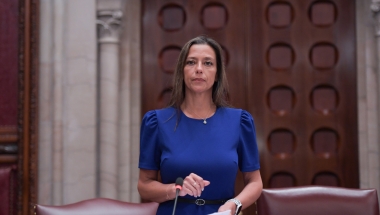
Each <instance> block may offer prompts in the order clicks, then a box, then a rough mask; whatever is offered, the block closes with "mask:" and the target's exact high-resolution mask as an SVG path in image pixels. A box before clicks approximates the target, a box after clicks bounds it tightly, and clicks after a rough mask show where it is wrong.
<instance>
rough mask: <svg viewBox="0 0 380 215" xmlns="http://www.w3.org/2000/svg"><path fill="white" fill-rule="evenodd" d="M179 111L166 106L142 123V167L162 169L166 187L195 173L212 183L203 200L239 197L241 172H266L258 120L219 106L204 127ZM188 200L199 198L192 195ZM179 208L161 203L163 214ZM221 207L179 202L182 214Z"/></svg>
mask: <svg viewBox="0 0 380 215" xmlns="http://www.w3.org/2000/svg"><path fill="white" fill-rule="evenodd" d="M177 112H178V111H177V110H176V109H174V108H166V109H162V110H153V111H149V112H147V113H146V114H145V116H144V118H143V121H142V125H141V134H140V135H141V136H140V137H141V139H140V141H141V142H140V160H139V168H141V169H148V170H159V171H160V174H161V180H162V183H164V184H168V183H174V182H175V180H176V179H177V177H182V178H185V177H186V176H188V175H189V174H190V173H195V174H197V175H199V176H201V177H202V178H203V179H205V180H208V181H210V182H211V184H210V185H209V186H207V187H205V189H204V191H203V192H202V195H201V197H200V198H202V199H206V200H218V199H229V198H232V197H234V196H235V194H234V186H235V179H236V175H237V172H238V168H240V170H241V171H242V172H250V171H255V170H258V169H259V168H260V164H259V154H258V149H257V142H256V132H255V126H254V122H253V118H252V116H251V115H250V114H249V113H248V112H247V111H244V110H241V109H233V108H218V109H217V111H216V112H215V114H214V115H213V116H212V117H211V118H209V119H207V124H206V125H204V124H203V120H199V119H192V118H189V117H187V116H186V115H185V114H183V113H182V112H181V111H180V112H178V113H179V115H177ZM178 116H179V118H178ZM177 119H179V121H178V126H177V127H176V123H177ZM183 198H189V199H195V198H194V197H192V196H188V195H187V196H184V197H183ZM173 205H174V201H167V202H163V203H161V204H160V206H159V208H158V211H157V214H158V215H168V214H172V210H173ZM219 207H220V205H203V206H198V205H196V204H189V203H181V202H178V203H177V208H176V214H179V215H187V214H189V215H206V214H209V213H213V212H216V211H217V210H218V208H219Z"/></svg>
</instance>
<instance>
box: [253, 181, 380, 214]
mask: <svg viewBox="0 0 380 215" xmlns="http://www.w3.org/2000/svg"><path fill="white" fill-rule="evenodd" d="M304 214H305V215H337V214H344V215H364V214H365V215H379V203H378V199H377V192H376V190H375V189H349V188H341V187H323V186H305V187H291V188H276V189H275V188H272V189H263V192H262V194H261V196H260V198H259V199H258V201H257V215H304Z"/></svg>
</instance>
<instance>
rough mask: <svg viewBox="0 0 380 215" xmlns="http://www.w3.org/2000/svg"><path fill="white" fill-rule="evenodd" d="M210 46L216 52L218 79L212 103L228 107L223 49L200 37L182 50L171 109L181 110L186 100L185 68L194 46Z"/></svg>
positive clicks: (174, 81)
mask: <svg viewBox="0 0 380 215" xmlns="http://www.w3.org/2000/svg"><path fill="white" fill-rule="evenodd" d="M200 44H201V45H203V44H204V45H209V46H210V47H211V48H212V49H213V50H214V52H215V56H216V78H215V83H214V85H213V86H212V101H213V102H214V104H215V105H216V106H217V107H227V106H229V104H228V83H227V77H226V71H225V67H224V63H223V62H224V60H223V55H222V48H221V47H220V45H219V44H218V43H217V42H216V41H215V40H213V39H211V38H209V37H207V36H198V37H195V38H193V39H191V40H190V41H188V42H187V43H186V44H185V45H184V46H183V47H182V50H181V53H180V54H179V58H178V61H177V66H176V69H175V72H174V79H173V90H172V94H171V98H170V102H169V106H170V107H174V108H176V109H177V111H179V110H180V107H181V104H182V102H183V101H184V100H185V82H184V68H185V65H186V59H187V56H188V54H189V50H190V48H191V46H192V45H200Z"/></svg>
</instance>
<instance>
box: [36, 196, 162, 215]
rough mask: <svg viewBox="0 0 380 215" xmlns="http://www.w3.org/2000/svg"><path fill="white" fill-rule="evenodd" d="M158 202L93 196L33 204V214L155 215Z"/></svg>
mask: <svg viewBox="0 0 380 215" xmlns="http://www.w3.org/2000/svg"><path fill="white" fill-rule="evenodd" d="M157 207H158V203H156V202H149V203H130V202H122V201H118V200H113V199H106V198H95V199H89V200H84V201H81V202H77V203H73V204H68V205H62V206H46V205H38V204H37V205H35V206H34V212H35V213H34V214H35V215H73V214H75V215H155V214H156V212H157Z"/></svg>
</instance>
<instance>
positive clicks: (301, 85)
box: [247, 0, 359, 188]
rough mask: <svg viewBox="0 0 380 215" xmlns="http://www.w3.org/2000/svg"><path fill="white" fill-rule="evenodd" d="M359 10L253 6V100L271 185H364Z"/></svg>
mask: <svg viewBox="0 0 380 215" xmlns="http://www.w3.org/2000/svg"><path fill="white" fill-rule="evenodd" d="M354 6H355V2H354V1H352V0H350V1H346V0H335V1H324V0H323V1H314V0H302V1H301V0H289V1H270V0H263V1H252V5H251V11H252V14H255V18H254V20H252V21H254V24H253V25H252V26H250V33H249V35H252V37H250V38H252V39H251V40H247V42H248V43H249V44H248V45H247V46H248V47H250V51H249V56H248V59H247V60H248V61H249V62H251V64H250V66H251V67H250V68H249V71H248V76H249V77H247V79H248V80H250V84H249V90H248V92H249V93H248V94H249V95H250V96H249V97H248V98H249V111H250V112H251V113H253V115H254V116H255V119H256V124H257V127H258V134H259V135H258V138H259V142H260V143H261V149H260V154H261V165H262V169H261V173H262V177H263V182H264V186H265V187H289V186H301V185H310V184H314V185H330V186H342V187H353V188H355V187H356V188H357V187H358V186H359V171H358V135H357V133H358V128H357V94H356V63H355V62H356V58H355V13H354V11H355V8H354Z"/></svg>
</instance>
